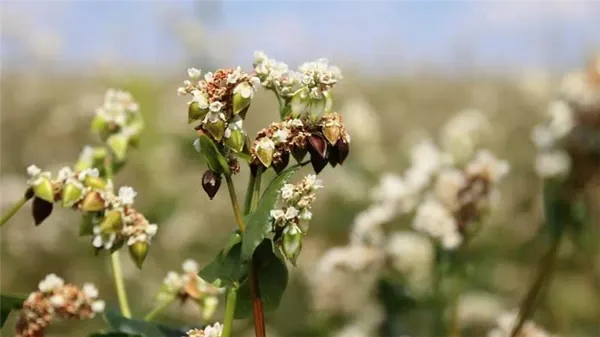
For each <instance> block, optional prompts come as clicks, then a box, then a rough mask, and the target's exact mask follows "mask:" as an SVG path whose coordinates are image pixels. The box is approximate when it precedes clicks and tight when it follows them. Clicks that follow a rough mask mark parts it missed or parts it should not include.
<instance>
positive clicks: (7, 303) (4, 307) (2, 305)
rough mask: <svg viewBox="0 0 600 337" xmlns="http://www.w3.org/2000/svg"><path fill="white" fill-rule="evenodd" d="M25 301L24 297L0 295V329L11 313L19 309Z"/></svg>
mask: <svg viewBox="0 0 600 337" xmlns="http://www.w3.org/2000/svg"><path fill="white" fill-rule="evenodd" d="M25 300H26V297H24V296H19V295H4V294H2V295H0V328H1V327H3V326H4V322H6V319H7V318H8V315H10V313H11V312H12V311H14V310H19V309H21V307H22V306H23V302H25Z"/></svg>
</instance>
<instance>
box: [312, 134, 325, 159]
mask: <svg viewBox="0 0 600 337" xmlns="http://www.w3.org/2000/svg"><path fill="white" fill-rule="evenodd" d="M308 144H309V145H310V146H309V148H308V150H309V151H311V154H312V153H316V154H318V155H319V156H321V158H325V157H326V156H327V143H326V142H325V139H324V138H323V136H321V134H318V133H313V134H312V135H311V136H310V137H308Z"/></svg>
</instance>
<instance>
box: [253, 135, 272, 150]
mask: <svg viewBox="0 0 600 337" xmlns="http://www.w3.org/2000/svg"><path fill="white" fill-rule="evenodd" d="M256 147H257V149H263V150H267V151H269V150H275V143H273V141H272V140H271V139H269V138H268V137H263V138H261V139H259V140H258V142H257V144H256Z"/></svg>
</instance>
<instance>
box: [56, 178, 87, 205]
mask: <svg viewBox="0 0 600 337" xmlns="http://www.w3.org/2000/svg"><path fill="white" fill-rule="evenodd" d="M82 195H83V189H82V188H81V184H79V183H77V184H75V183H72V182H71V183H66V184H65V185H64V186H63V189H62V195H61V199H62V205H63V207H72V206H73V205H74V204H75V203H76V202H78V201H79V200H81V197H82Z"/></svg>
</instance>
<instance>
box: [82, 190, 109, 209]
mask: <svg viewBox="0 0 600 337" xmlns="http://www.w3.org/2000/svg"><path fill="white" fill-rule="evenodd" d="M80 207H81V209H82V210H84V211H86V212H98V211H101V210H103V209H104V208H105V207H106V206H105V205H104V198H102V195H100V193H99V192H96V191H93V192H90V193H88V194H87V195H86V196H85V197H83V201H82V202H81V205H80Z"/></svg>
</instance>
